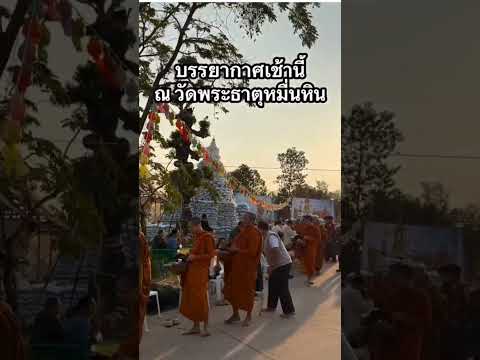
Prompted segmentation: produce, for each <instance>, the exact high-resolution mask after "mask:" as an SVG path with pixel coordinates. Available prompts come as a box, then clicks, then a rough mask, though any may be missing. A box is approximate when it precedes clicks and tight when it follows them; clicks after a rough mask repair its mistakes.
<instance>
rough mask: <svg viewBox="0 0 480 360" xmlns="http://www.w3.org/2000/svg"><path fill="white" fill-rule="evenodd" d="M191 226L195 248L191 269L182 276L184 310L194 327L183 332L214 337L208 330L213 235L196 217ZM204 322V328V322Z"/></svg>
mask: <svg viewBox="0 0 480 360" xmlns="http://www.w3.org/2000/svg"><path fill="white" fill-rule="evenodd" d="M190 225H191V229H192V233H193V248H192V250H191V251H190V255H189V257H188V260H187V261H188V267H187V272H186V273H185V274H183V275H182V301H181V304H180V313H181V314H182V315H183V316H185V317H186V318H187V319H189V320H191V321H193V327H192V328H191V329H190V330H189V331H187V332H185V333H183V335H195V334H200V336H202V337H207V336H210V333H209V332H208V294H207V291H208V271H209V268H210V262H211V260H212V258H213V257H214V255H215V241H214V239H213V236H212V235H211V234H210V233H208V232H206V231H204V230H203V228H202V222H201V220H200V219H199V218H196V217H195V218H192V219H191V220H190ZM201 322H203V330H200V323H201Z"/></svg>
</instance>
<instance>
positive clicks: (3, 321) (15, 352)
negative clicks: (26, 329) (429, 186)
mask: <svg viewBox="0 0 480 360" xmlns="http://www.w3.org/2000/svg"><path fill="white" fill-rule="evenodd" d="M0 338H1V339H2V340H1V342H2V349H1V351H2V359H4V360H17V359H18V360H23V359H25V353H24V348H23V346H24V345H23V340H22V334H21V330H20V326H19V325H18V323H17V321H16V319H15V315H14V314H13V312H12V310H11V309H10V306H9V305H7V304H6V303H3V302H0Z"/></svg>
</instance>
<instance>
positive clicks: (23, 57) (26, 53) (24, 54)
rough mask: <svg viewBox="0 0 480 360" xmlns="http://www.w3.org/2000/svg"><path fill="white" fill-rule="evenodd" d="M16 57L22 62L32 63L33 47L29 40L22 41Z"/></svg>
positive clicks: (33, 57)
mask: <svg viewBox="0 0 480 360" xmlns="http://www.w3.org/2000/svg"><path fill="white" fill-rule="evenodd" d="M18 58H19V60H20V61H21V62H22V63H24V64H25V63H26V64H32V63H33V62H34V61H35V59H36V51H35V47H34V46H33V44H32V43H31V42H27V41H24V42H23V43H22V45H20V47H19V48H18Z"/></svg>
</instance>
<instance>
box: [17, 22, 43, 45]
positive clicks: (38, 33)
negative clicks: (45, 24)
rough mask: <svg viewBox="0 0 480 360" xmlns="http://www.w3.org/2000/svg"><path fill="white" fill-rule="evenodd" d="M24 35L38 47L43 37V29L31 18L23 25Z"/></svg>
mask: <svg viewBox="0 0 480 360" xmlns="http://www.w3.org/2000/svg"><path fill="white" fill-rule="evenodd" d="M22 33H23V36H25V38H29V39H30V41H31V42H32V44H35V45H38V43H39V42H40V39H41V37H42V29H41V26H40V23H39V22H38V20H37V19H36V18H31V19H29V20H28V21H26V22H25V24H23V28H22Z"/></svg>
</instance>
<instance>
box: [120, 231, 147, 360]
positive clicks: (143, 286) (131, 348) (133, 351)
mask: <svg viewBox="0 0 480 360" xmlns="http://www.w3.org/2000/svg"><path fill="white" fill-rule="evenodd" d="M138 239H139V244H138V253H139V264H140V266H139V281H138V290H139V299H138V321H137V322H136V324H135V326H134V332H133V333H132V334H131V335H130V336H129V337H128V338H127V339H126V340H125V342H123V343H122V344H121V345H120V348H119V350H118V352H119V353H121V354H124V355H127V356H130V357H134V358H138V357H139V346H140V341H141V339H142V335H143V322H144V320H145V314H146V312H147V305H148V300H149V294H150V286H151V283H152V260H151V257H150V249H149V247H148V244H147V241H146V239H145V236H144V235H143V233H140V235H139V237H138Z"/></svg>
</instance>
